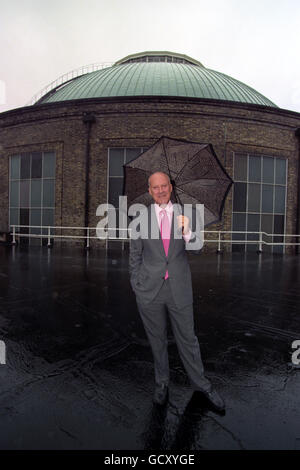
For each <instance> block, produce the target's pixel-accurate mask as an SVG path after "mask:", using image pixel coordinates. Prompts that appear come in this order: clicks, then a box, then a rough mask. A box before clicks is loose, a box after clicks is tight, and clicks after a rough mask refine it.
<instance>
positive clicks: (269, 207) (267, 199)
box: [262, 184, 274, 212]
mask: <svg viewBox="0 0 300 470" xmlns="http://www.w3.org/2000/svg"><path fill="white" fill-rule="evenodd" d="M273 189H274V186H271V185H267V184H263V185H262V212H273Z"/></svg>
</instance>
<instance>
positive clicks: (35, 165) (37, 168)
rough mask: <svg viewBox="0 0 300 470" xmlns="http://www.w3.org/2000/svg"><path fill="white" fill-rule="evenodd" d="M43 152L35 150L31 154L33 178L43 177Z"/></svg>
mask: <svg viewBox="0 0 300 470" xmlns="http://www.w3.org/2000/svg"><path fill="white" fill-rule="evenodd" d="M42 161H43V160H42V154H41V153H40V152H34V153H32V155H31V178H41V177H42Z"/></svg>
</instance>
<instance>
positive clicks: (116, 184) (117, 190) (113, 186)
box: [108, 178, 124, 208]
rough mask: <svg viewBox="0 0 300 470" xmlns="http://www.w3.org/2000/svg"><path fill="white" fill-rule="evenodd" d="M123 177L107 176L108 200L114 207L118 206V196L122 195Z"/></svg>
mask: <svg viewBox="0 0 300 470" xmlns="http://www.w3.org/2000/svg"><path fill="white" fill-rule="evenodd" d="M123 181H124V179H123V178H109V195H108V202H109V203H110V204H113V205H114V206H115V207H116V208H117V207H119V196H122V191H123Z"/></svg>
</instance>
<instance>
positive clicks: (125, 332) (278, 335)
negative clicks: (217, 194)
mask: <svg viewBox="0 0 300 470" xmlns="http://www.w3.org/2000/svg"><path fill="white" fill-rule="evenodd" d="M190 261H191V267H192V274H193V285H194V306H195V326H196V332H197V335H198V337H199V341H200V345H201V351H202V356H203V361H204V364H205V367H206V374H207V376H208V377H209V378H210V379H211V381H212V382H213V383H214V385H215V386H216V388H217V389H218V390H219V391H220V393H221V394H222V396H223V397H224V398H225V400H226V404H227V409H226V414H225V415H224V416H220V415H218V414H216V413H215V412H214V411H213V410H212V409H211V408H210V406H209V403H207V402H205V401H204V400H203V403H199V401H197V402H195V400H194V398H193V396H192V391H191V389H190V386H189V383H188V380H187V377H186V375H185V372H184V370H183V368H182V364H181V362H180V359H179V356H178V353H177V349H176V345H175V344H174V341H173V337H172V333H171V331H170V334H169V353H170V365H171V389H170V397H169V402H168V404H167V406H166V407H163V408H159V407H155V406H153V405H152V392H153V365H152V356H151V351H150V349H149V346H148V342H147V340H146V337H145V333H144V330H143V326H142V324H141V321H140V319H139V316H138V313H137V309H136V304H135V297H134V294H133V293H132V291H131V287H130V283H129V277H128V253H127V252H126V251H124V252H123V253H122V252H121V251H120V252H119V251H116V250H114V251H111V252H108V253H106V252H104V251H90V252H89V253H86V252H84V251H82V250H80V249H79V248H78V249H77V248H76V249H71V248H64V249H59V248H54V249H53V250H47V248H42V247H41V248H39V247H31V248H30V249H28V248H26V247H17V248H10V247H3V246H2V247H0V340H3V341H5V344H6V364H0V376H1V385H0V414H1V424H0V448H1V449H112V450H114V449H115V450H116V449H130V450H133V449H148V450H172V451H174V450H178V451H183V450H197V449H300V419H299V408H300V394H299V374H300V371H299V368H297V367H296V366H294V365H293V364H292V363H291V355H292V352H293V350H292V348H291V344H292V342H293V341H294V340H297V339H299V340H300V319H299V312H300V290H299V281H300V258H299V257H296V256H281V255H274V256H272V255H269V254H263V255H257V254H254V253H249V254H247V255H244V254H240V253H234V254H223V255H214V254H212V255H203V254H202V255H200V256H193V255H191V256H190ZM299 357H300V354H299Z"/></svg>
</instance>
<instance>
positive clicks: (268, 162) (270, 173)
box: [263, 157, 274, 183]
mask: <svg viewBox="0 0 300 470" xmlns="http://www.w3.org/2000/svg"><path fill="white" fill-rule="evenodd" d="M263 182H264V183H274V158H272V157H263Z"/></svg>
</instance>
